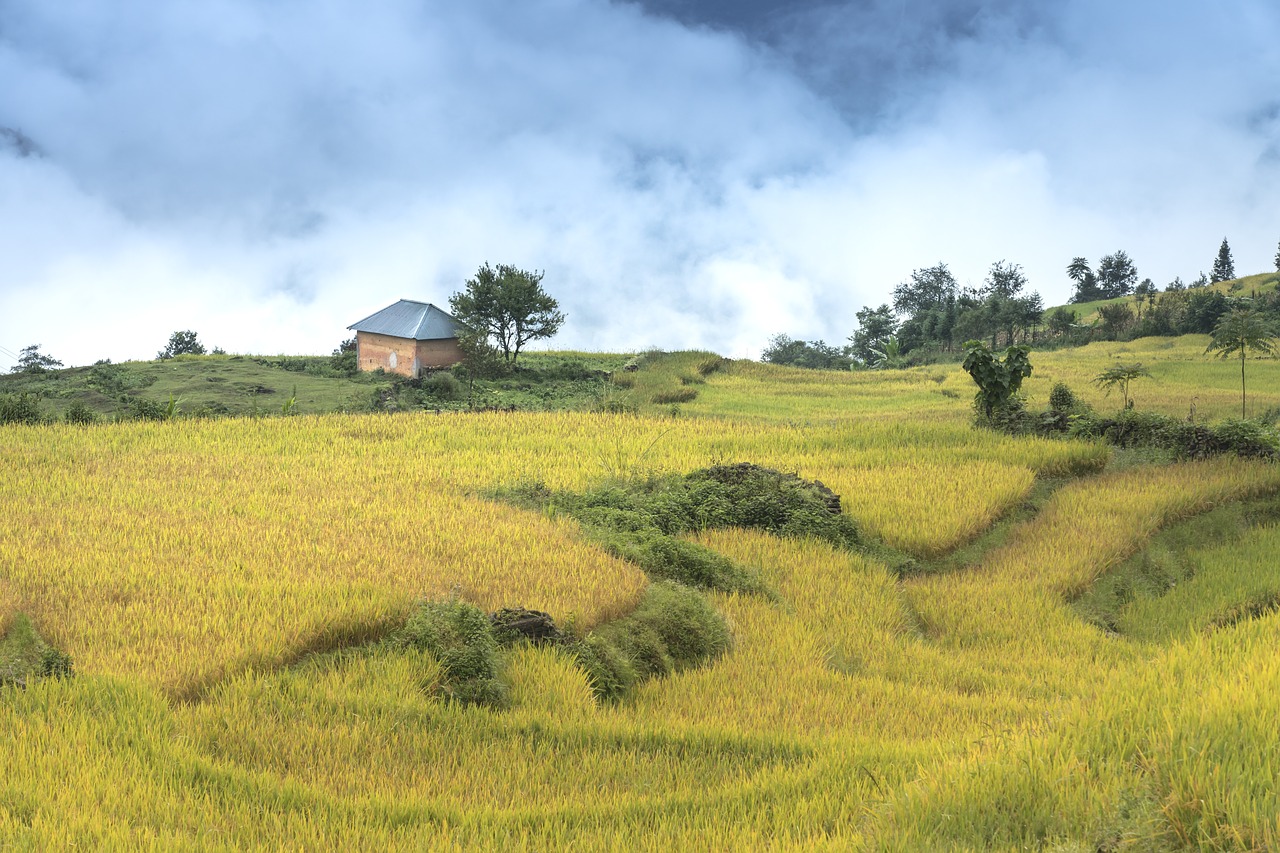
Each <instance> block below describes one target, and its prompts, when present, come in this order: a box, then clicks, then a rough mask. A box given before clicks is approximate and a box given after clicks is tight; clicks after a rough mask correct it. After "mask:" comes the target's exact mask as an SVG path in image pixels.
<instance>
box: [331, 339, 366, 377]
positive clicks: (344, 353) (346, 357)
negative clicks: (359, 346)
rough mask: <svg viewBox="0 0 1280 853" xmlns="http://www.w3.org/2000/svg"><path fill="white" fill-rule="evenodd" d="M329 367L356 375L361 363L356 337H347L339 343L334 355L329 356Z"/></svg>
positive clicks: (337, 371)
mask: <svg viewBox="0 0 1280 853" xmlns="http://www.w3.org/2000/svg"><path fill="white" fill-rule="evenodd" d="M329 367H330V368H332V369H333V370H334V371H335V372H336V373H340V374H346V375H354V374H355V373H357V372H359V370H360V363H359V361H358V360H357V358H356V339H355V338H347V339H346V340H345V341H343V342H342V343H341V344H339V345H338V347H337V349H335V350H334V351H333V355H331V356H329Z"/></svg>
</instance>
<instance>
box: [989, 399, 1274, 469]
mask: <svg viewBox="0 0 1280 853" xmlns="http://www.w3.org/2000/svg"><path fill="white" fill-rule="evenodd" d="M979 420H980V421H984V422H985V423H987V424H988V425H990V426H992V427H995V428H996V429H999V430H1001V431H1003V432H1007V433H1010V434H1011V435H1041V436H1055V435H1056V436H1069V437H1073V438H1101V439H1104V440H1106V441H1107V442H1109V443H1111V444H1114V445H1116V446H1117V447H1124V448H1139V449H1154V450H1159V451H1166V452H1168V453H1170V454H1172V455H1173V456H1175V457H1178V458H1184V459H1201V458H1204V457H1207V456H1215V455H1218V454H1222V453H1234V454H1235V455H1237V456H1241V457H1244V458H1247V459H1276V458H1277V457H1280V432H1277V430H1276V429H1275V427H1273V426H1270V425H1268V424H1266V423H1263V422H1261V421H1258V420H1244V419H1241V418H1227V419H1226V420H1223V421H1221V422H1219V423H1216V424H1212V425H1210V424H1204V423H1193V422H1191V421H1188V420H1184V419H1182V418H1175V417H1171V416H1169V415H1164V414H1160V413H1158V412H1144V411H1137V410H1135V409H1133V408H1126V409H1124V410H1122V411H1120V412H1118V413H1117V414H1115V415H1113V416H1110V417H1107V416H1103V415H1099V414H1097V413H1096V412H1094V411H1093V410H1092V408H1090V407H1089V406H1088V405H1087V404H1085V403H1084V402H1082V401H1081V400H1079V398H1077V397H1076V395H1075V394H1074V393H1073V392H1072V391H1071V389H1070V388H1068V387H1067V386H1066V385H1064V384H1062V383H1058V384H1057V385H1055V386H1054V387H1053V389H1052V391H1050V393H1049V408H1047V409H1045V410H1043V411H1039V412H1033V411H1028V410H1027V409H1026V408H1025V407H1024V406H1023V404H1022V402H1021V401H1020V400H1018V399H1016V398H1014V399H1011V400H1010V401H1008V402H1007V403H1006V404H1005V405H1004V406H1003V407H1000V408H998V409H996V410H994V411H993V412H992V413H991V415H990V417H989V418H988V417H980V418H979Z"/></svg>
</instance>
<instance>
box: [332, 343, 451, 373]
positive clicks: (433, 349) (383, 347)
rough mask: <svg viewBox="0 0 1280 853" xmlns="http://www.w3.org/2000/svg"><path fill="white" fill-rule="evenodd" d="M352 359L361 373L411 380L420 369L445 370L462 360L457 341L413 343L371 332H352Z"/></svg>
mask: <svg viewBox="0 0 1280 853" xmlns="http://www.w3.org/2000/svg"><path fill="white" fill-rule="evenodd" d="M356 356H357V359H358V361H359V364H360V369H361V370H377V369H378V368H379V367H381V368H382V369H383V370H385V371H387V372H388V373H399V374H400V375H401V376H410V377H411V376H414V375H416V373H418V372H421V370H422V369H424V368H430V367H448V366H449V365H451V364H457V363H458V362H459V361H461V360H462V350H461V349H459V348H458V342H457V340H455V339H453V338H447V339H444V340H438V341H415V340H412V339H411V338H397V337H393V336H391V335H379V334H376V333H374V332H356Z"/></svg>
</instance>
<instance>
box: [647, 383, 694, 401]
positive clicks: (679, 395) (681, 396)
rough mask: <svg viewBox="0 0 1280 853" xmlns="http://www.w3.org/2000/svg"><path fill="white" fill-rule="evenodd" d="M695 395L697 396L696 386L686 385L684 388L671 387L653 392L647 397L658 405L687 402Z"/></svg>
mask: <svg viewBox="0 0 1280 853" xmlns="http://www.w3.org/2000/svg"><path fill="white" fill-rule="evenodd" d="M697 396H698V389H697V388H687V387H686V388H673V389H672V390H670V391H659V392H658V393H657V394H654V395H653V396H652V397H650V398H649V399H650V401H652V402H654V403H657V404H658V405H665V404H666V403H688V402H689V401H691V400H694V399H696V398H697Z"/></svg>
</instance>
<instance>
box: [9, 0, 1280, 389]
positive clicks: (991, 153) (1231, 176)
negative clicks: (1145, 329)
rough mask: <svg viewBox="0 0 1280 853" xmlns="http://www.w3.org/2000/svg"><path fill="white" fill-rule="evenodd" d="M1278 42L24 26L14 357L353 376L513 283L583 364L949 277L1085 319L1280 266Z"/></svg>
mask: <svg viewBox="0 0 1280 853" xmlns="http://www.w3.org/2000/svg"><path fill="white" fill-rule="evenodd" d="M1278 37H1280V21H1277V13H1276V11H1275V10H1274V9H1272V8H1271V6H1270V4H1267V3H1262V2H1248V0H1227V2H1224V3H1221V4H1214V5H1212V6H1210V5H1209V4H1203V6H1201V5H1200V4H1181V5H1179V6H1177V7H1176V8H1174V7H1168V6H1167V4H1157V3H1155V2H1154V0H1144V2H1138V3H1134V4H1128V5H1126V6H1124V7H1123V8H1119V7H1114V5H1113V4H1103V3H1101V2H1100V0H1082V2H1074V3H1069V4H1052V5H1048V4H1046V5H1045V6H1044V7H1043V8H1038V9H1030V10H1028V8H1027V7H1026V5H1025V4H1015V3H1012V2H1008V3H993V2H983V3H978V2H974V0H964V2H962V0H938V2H934V3H930V4H919V3H913V4H906V3H905V2H904V0H874V2H860V3H821V4H818V3H809V4H803V3H802V4H793V5H791V6H789V7H788V8H787V11H786V12H785V13H781V14H780V13H777V12H775V11H772V10H771V9H770V8H768V7H766V6H765V5H764V4H757V3H744V4H725V3H705V2H703V3H697V2H684V3H683V4H679V5H674V0H673V2H668V3H666V5H657V4H656V3H650V4H648V5H638V4H626V3H609V2H605V0H532V1H531V2H529V3H523V4H513V3H509V2H498V1H497V0H478V2H474V3H469V4H450V3H444V2H420V0H418V1H415V2H411V1H410V0H390V2H387V3H379V4H372V5H369V4H363V5H360V4H354V3H350V2H348V0H317V2H302V0H280V2H272V3H267V2H263V0H220V2H217V3H211V4H203V5H200V6H198V7H192V6H190V5H181V4H180V5H174V4H165V3H161V2H159V1H158V0H126V2H122V3H116V4H112V5H111V7H110V8H109V9H108V8H106V7H103V6H101V5H100V4H94V3H87V2H69V3H60V4H40V3H36V2H34V0H0V79H4V80H6V81H7V82H6V85H5V87H3V90H0V127H4V128H8V129H9V130H11V131H12V134H6V135H3V136H2V137H0V252H3V253H4V256H5V258H6V259H7V260H6V264H7V269H6V274H5V276H4V278H3V280H0V305H2V306H3V310H0V346H2V347H4V348H7V349H9V350H14V351H16V350H17V349H18V348H19V347H21V346H24V345H26V344H28V343H35V342H40V343H42V344H44V345H45V349H46V351H48V352H51V353H53V354H54V355H55V356H57V357H59V358H62V359H63V360H64V361H68V362H69V363H87V362H89V361H93V360H95V359H97V358H103V357H110V358H113V359H117V360H119V359H122V358H126V357H141V358H145V357H150V356H152V355H153V354H154V353H155V352H156V351H157V350H159V349H160V348H161V347H162V346H163V345H164V342H165V341H166V340H167V338H168V335H169V333H170V332H172V331H174V330H175V329H186V328H192V329H196V330H197V331H198V332H199V333H200V334H201V338H202V339H203V340H204V341H205V342H206V343H209V344H218V345H221V346H223V347H225V348H227V349H230V350H234V351H247V352H267V353H272V352H281V351H285V352H326V351H328V350H329V349H331V348H332V347H333V346H335V345H336V344H337V342H338V341H339V340H340V339H341V338H342V337H344V336H345V335H346V334H347V333H346V331H345V326H346V325H347V324H348V323H350V322H352V321H353V320H355V319H358V318H360V317H362V316H365V315H367V314H369V313H372V312H373V311H375V310H377V309H378V308H380V307H382V306H383V305H385V304H387V303H389V302H391V301H393V300H395V299H397V298H401V297H410V298H422V299H427V300H430V301H435V302H437V303H439V304H444V302H445V301H446V300H447V298H448V296H449V294H450V293H452V292H453V291H455V290H457V289H459V288H460V287H461V284H462V282H463V281H464V279H465V278H466V277H467V276H469V275H470V274H472V273H473V272H474V271H475V269H476V268H477V267H478V266H479V265H480V264H481V263H482V262H484V261H486V260H487V261H490V262H494V263H499V262H501V263H515V264H517V265H520V266H524V267H528V268H536V269H545V271H546V279H545V283H546V286H547V287H548V289H549V290H550V291H551V292H552V293H553V294H554V295H556V296H557V297H558V298H559V299H560V300H561V303H562V307H563V308H564V310H565V311H566V313H567V314H568V316H569V322H568V323H567V324H566V326H565V328H564V330H563V331H562V333H561V335H560V336H558V337H557V338H556V340H555V341H554V343H555V344H556V345H560V346H566V347H569V346H576V347H587V348H599V349H612V350H625V349H632V348H639V347H644V346H648V345H657V346H662V347H668V348H675V347H687V346H701V347H709V348H713V349H716V350H719V351H721V352H726V353H728V354H731V355H755V354H757V353H758V352H759V350H760V349H761V348H762V347H763V346H764V344H765V343H766V341H767V339H768V337H769V336H770V335H772V334H775V333H777V332H787V333H788V334H792V335H793V336H797V337H804V338H815V337H823V338H826V339H828V340H837V341H838V340H841V339H843V337H844V336H846V335H847V334H848V333H849V331H850V330H851V327H852V324H853V313H854V311H856V310H857V308H858V307H860V306H861V305H863V304H877V303H879V302H881V301H884V300H885V299H887V298H888V296H889V293H890V292H891V290H892V287H893V285H894V284H896V283H897V282H899V281H901V280H903V279H905V278H906V277H907V275H909V273H910V271H911V269H913V268H915V267H920V266H927V265H931V264H933V263H936V262H937V261H939V260H944V261H946V262H948V263H949V264H950V265H951V267H952V269H953V270H955V271H956V272H957V274H958V275H959V276H960V278H961V279H962V280H965V279H969V280H973V281H975V283H976V282H977V281H979V280H981V278H982V276H983V275H984V273H985V270H986V268H987V266H989V265H990V263H992V262H993V261H995V260H999V259H1002V258H1004V259H1008V260H1011V261H1014V262H1018V263H1021V264H1023V265H1024V267H1026V269H1027V271H1028V272H1029V274H1030V275H1031V279H1032V286H1034V287H1038V288H1039V289H1041V291H1042V292H1044V293H1045V294H1046V296H1047V297H1048V299H1049V301H1050V302H1052V301H1054V300H1055V299H1062V298H1065V296H1066V288H1067V282H1066V280H1065V276H1064V275H1063V274H1062V269H1063V268H1064V267H1065V265H1066V263H1067V261H1069V260H1070V258H1071V257H1072V256H1074V255H1077V254H1084V255H1087V256H1090V257H1091V258H1094V259H1095V260H1096V257H1097V256H1100V255H1101V254H1103V253H1106V252H1110V251H1114V250H1115V249H1118V248H1125V249H1126V250H1127V251H1129V252H1130V254H1131V255H1133V256H1134V258H1135V259H1136V260H1137V262H1138V266H1139V271H1140V273H1141V274H1143V275H1151V276H1152V277H1153V278H1154V279H1155V280H1156V281H1157V282H1158V283H1163V282H1165V281H1167V280H1168V279H1170V278H1172V277H1173V276H1174V275H1181V276H1182V277H1183V278H1187V277H1188V276H1194V275H1195V274H1196V273H1197V272H1198V271H1199V269H1201V268H1207V266H1208V264H1209V263H1210V262H1211V260H1212V257H1213V253H1214V252H1215V251H1216V249H1217V244H1218V242H1219V241H1220V240H1221V238H1222V236H1223V234H1224V233H1225V234H1227V235H1228V236H1229V237H1230V238H1231V240H1232V246H1233V249H1234V250H1235V254H1236V259H1237V266H1238V268H1240V269H1242V270H1245V269H1248V270H1254V269H1258V270H1261V269H1265V268H1268V267H1269V265H1270V259H1271V256H1272V254H1273V253H1274V247H1275V239H1276V238H1277V237H1280V226H1277V224H1276V221H1275V218H1274V216H1273V215H1272V214H1270V212H1269V205H1270V204H1271V199H1273V198H1274V197H1275V194H1276V190H1277V189H1280V167H1278V166H1277V164H1278V163H1280V99H1277V97H1276V96H1275V95H1274V94H1273V91H1272V90H1273V89H1274V86H1273V82H1274V80H1275V79H1278V78H1280V73H1278V72H1280V67H1278V66H1280V59H1278V58H1277V51H1276V49H1275V48H1274V47H1273V46H1272V45H1274V44H1278V43H1280V38H1278ZM19 133H20V134H22V137H21V138H22V139H25V140H28V141H29V142H30V144H31V151H30V152H28V155H27V156H22V152H20V151H18V149H17V147H16V146H15V145H13V144H9V145H7V146H6V144H5V142H6V140H12V139H16V138H17V137H16V136H14V135H13V134H19ZM1271 232H1274V233H1271ZM0 366H3V361H0Z"/></svg>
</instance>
